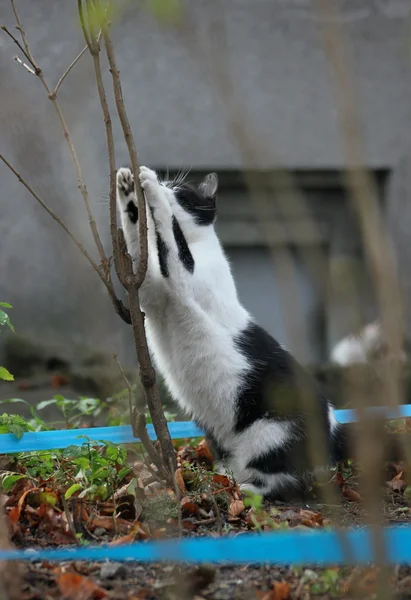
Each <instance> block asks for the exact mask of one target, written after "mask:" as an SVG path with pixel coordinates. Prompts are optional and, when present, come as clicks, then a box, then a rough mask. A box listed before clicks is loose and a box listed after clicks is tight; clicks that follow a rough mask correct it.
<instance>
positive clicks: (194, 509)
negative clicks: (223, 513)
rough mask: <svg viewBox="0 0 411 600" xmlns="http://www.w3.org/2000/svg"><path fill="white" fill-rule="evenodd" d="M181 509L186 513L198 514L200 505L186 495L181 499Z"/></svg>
mask: <svg viewBox="0 0 411 600" xmlns="http://www.w3.org/2000/svg"><path fill="white" fill-rule="evenodd" d="M181 509H182V511H183V513H184V514H185V515H187V514H188V515H190V516H191V515H197V514H198V505H197V504H196V503H195V502H194V501H193V500H191V498H189V497H188V496H184V498H182V499H181Z"/></svg>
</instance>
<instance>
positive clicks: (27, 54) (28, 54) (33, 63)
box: [1, 13, 39, 75]
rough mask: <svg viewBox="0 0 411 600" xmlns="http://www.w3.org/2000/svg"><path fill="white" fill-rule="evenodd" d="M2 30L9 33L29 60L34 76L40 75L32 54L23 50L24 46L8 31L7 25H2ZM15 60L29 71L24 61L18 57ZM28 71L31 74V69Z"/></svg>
mask: <svg viewBox="0 0 411 600" xmlns="http://www.w3.org/2000/svg"><path fill="white" fill-rule="evenodd" d="M15 14H16V13H15ZM1 29H2V30H3V31H4V32H5V33H7V35H8V36H9V37H10V38H11V39H12V40H13V42H14V43H15V44H16V45H17V46H18V48H19V49H20V50H21V51H22V52H23V54H24V56H25V57H26V58H27V60H28V61H29V63H30V64H31V66H32V67H33V69H34V75H39V67H38V66H37V65H36V63H35V62H34V61H33V57H32V56H31V53H28V52H27V50H25V49H24V48H23V46H22V45H21V44H20V42H19V40H18V39H17V38H16V37H15V36H14V35H13V34H12V33H11V32H10V31H9V30H8V29H7V27H6V26H5V25H2V26H1ZM15 60H18V62H20V63H21V64H22V65H23V66H25V67H26V69H28V67H27V65H25V64H24V63H23V61H22V60H20V59H18V57H15ZM28 70H29V71H30V72H32V71H31V69H28Z"/></svg>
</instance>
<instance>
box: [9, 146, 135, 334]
mask: <svg viewBox="0 0 411 600" xmlns="http://www.w3.org/2000/svg"><path fill="white" fill-rule="evenodd" d="M0 159H1V160H2V161H3V162H4V164H5V165H6V166H7V167H8V168H9V169H10V171H11V172H12V173H14V175H15V176H16V177H17V179H18V180H19V181H20V182H21V183H22V184H23V185H24V187H25V188H26V189H27V190H28V191H29V192H30V194H31V195H32V196H33V198H35V199H36V200H37V202H38V203H39V204H40V205H41V206H42V207H43V208H44V210H45V211H46V212H47V213H48V214H49V215H50V216H51V217H52V218H53V219H54V220H55V221H56V222H57V223H58V224H59V225H60V227H62V228H63V229H64V231H65V232H66V233H67V235H68V236H69V237H70V238H71V240H72V241H73V242H74V243H75V245H76V246H77V248H78V249H79V250H80V252H81V253H82V254H83V256H84V257H85V258H86V259H87V261H88V262H89V263H90V265H91V266H92V267H93V269H94V271H95V272H96V273H97V275H98V276H99V277H100V279H101V281H102V282H103V284H104V286H105V287H106V289H107V291H108V294H109V296H110V298H111V300H112V302H113V305H114V308H115V310H116V312H117V313H118V314H119V315H120V317H121V318H122V319H123V321H125V322H126V323H128V324H131V317H130V311H129V310H128V308H127V307H126V306H124V304H123V302H122V301H121V300H120V299H119V298H117V296H116V293H115V290H114V287H113V284H112V281H111V279H110V280H107V279H106V277H104V276H103V274H102V272H101V267H100V266H99V265H97V263H95V262H94V260H93V259H92V258H91V256H90V254H89V253H88V252H87V250H86V249H85V247H84V246H83V244H82V243H81V242H79V241H78V239H77V238H76V237H75V235H74V234H73V233H72V232H71V231H70V229H69V228H68V227H67V225H66V224H65V222H64V221H63V219H61V218H60V217H59V216H58V215H56V213H55V212H54V211H53V210H52V209H51V208H50V206H49V205H48V204H47V203H46V202H45V201H44V200H43V199H42V198H41V197H40V196H39V195H38V194H37V193H36V192H35V191H34V190H33V188H32V187H31V186H30V184H28V183H27V181H26V180H25V179H24V177H22V175H20V173H19V172H18V171H17V169H15V167H13V165H12V164H11V163H10V162H9V161H8V160H7V158H6V157H5V156H3V155H2V154H0Z"/></svg>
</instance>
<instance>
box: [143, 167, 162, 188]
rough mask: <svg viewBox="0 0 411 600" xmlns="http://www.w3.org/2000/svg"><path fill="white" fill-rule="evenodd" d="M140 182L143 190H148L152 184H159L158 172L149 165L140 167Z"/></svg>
mask: <svg viewBox="0 0 411 600" xmlns="http://www.w3.org/2000/svg"><path fill="white" fill-rule="evenodd" d="M139 177H140V183H141V187H142V188H143V190H147V189H148V188H149V187H150V186H156V185H159V184H160V182H159V181H158V177H157V173H156V172H155V171H153V170H152V169H149V168H148V167H140V175H139Z"/></svg>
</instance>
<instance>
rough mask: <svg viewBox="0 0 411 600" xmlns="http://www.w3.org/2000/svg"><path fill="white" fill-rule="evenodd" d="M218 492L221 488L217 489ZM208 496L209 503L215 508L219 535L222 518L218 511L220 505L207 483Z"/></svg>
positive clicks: (221, 532)
mask: <svg viewBox="0 0 411 600" xmlns="http://www.w3.org/2000/svg"><path fill="white" fill-rule="evenodd" d="M218 491H219V492H221V491H222V490H218ZM209 492H210V493H209V496H210V499H211V503H212V505H213V506H214V510H215V514H216V519H217V525H218V533H219V534H220V535H223V520H222V518H221V511H220V507H219V506H218V504H217V500H216V499H215V495H214V493H212V492H211V486H210V485H209Z"/></svg>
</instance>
